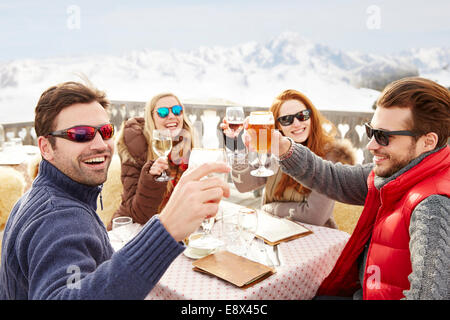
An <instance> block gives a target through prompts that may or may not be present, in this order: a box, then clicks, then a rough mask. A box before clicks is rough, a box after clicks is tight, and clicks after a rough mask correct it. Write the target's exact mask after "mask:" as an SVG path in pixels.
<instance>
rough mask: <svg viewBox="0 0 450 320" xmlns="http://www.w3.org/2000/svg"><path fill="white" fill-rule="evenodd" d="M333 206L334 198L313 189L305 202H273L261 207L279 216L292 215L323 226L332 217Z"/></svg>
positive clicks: (302, 220)
mask: <svg viewBox="0 0 450 320" xmlns="http://www.w3.org/2000/svg"><path fill="white" fill-rule="evenodd" d="M333 208H334V200H331V199H330V198H328V197H327V196H325V195H323V194H320V193H318V192H316V191H314V190H313V191H311V194H310V195H309V196H308V197H307V199H306V200H305V201H303V202H272V203H269V204H265V205H263V206H262V208H261V209H263V210H265V211H267V212H269V213H271V214H273V215H276V216H278V217H289V216H291V217H292V218H293V219H294V220H296V221H300V222H304V223H309V224H314V225H318V226H323V225H324V224H325V222H327V221H328V220H329V219H330V218H331V216H332V214H333Z"/></svg>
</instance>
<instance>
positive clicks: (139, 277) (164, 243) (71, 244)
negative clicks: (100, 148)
mask: <svg viewBox="0 0 450 320" xmlns="http://www.w3.org/2000/svg"><path fill="white" fill-rule="evenodd" d="M100 191H101V188H100V187H91V186H86V185H83V184H79V183H77V182H75V181H73V180H71V179H70V178H69V177H67V176H66V175H64V174H63V173H62V172H61V171H59V170H58V169H57V168H56V167H54V166H53V165H52V164H50V163H49V162H47V161H45V160H43V161H42V162H41V164H40V168H39V175H38V176H37V178H36V179H35V181H34V182H33V186H32V188H31V189H30V190H29V191H28V192H27V193H26V194H25V195H24V196H23V197H22V198H21V199H20V200H19V201H18V202H17V204H16V205H15V207H14V208H13V210H12V212H11V214H10V217H9V219H8V222H7V225H6V228H5V232H4V236H3V242H2V259H1V263H2V265H1V267H0V299H143V298H144V297H145V296H146V295H147V294H148V293H149V292H150V290H151V289H152V288H153V286H154V285H155V284H156V283H157V282H158V280H159V279H160V278H161V276H162V275H163V274H164V272H165V271H166V269H167V268H168V266H169V265H170V264H171V263H172V261H173V260H174V259H175V258H176V257H177V256H178V255H179V254H180V253H181V252H182V251H183V250H184V246H183V245H182V244H180V243H178V242H176V241H175V239H173V238H172V237H171V235H170V234H169V233H168V232H167V231H166V229H165V228H164V227H163V225H162V224H161V223H160V221H159V219H158V217H157V216H155V217H154V218H152V219H151V220H150V221H148V223H147V224H146V225H145V226H144V228H143V229H142V231H141V232H140V233H139V234H138V235H137V236H136V237H135V238H134V239H133V240H132V241H130V242H129V243H128V244H127V245H126V246H125V247H123V248H122V249H121V250H119V251H117V252H115V253H114V252H113V249H112V248H111V245H110V243H109V239H108V234H107V232H106V229H105V226H104V225H103V223H102V221H101V220H100V218H99V217H98V215H97V214H96V207H97V197H98V195H99V192H100Z"/></svg>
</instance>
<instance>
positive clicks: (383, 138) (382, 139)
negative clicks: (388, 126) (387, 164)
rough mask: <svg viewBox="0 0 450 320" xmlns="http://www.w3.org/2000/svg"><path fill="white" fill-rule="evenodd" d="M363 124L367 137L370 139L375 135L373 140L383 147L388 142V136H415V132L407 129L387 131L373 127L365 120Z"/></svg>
mask: <svg viewBox="0 0 450 320" xmlns="http://www.w3.org/2000/svg"><path fill="white" fill-rule="evenodd" d="M364 126H365V127H366V134H367V136H368V137H369V139H372V137H373V136H375V141H376V142H377V143H378V144H379V145H380V146H384V147H385V146H387V145H388V144H389V136H411V137H415V136H417V134H415V133H414V132H412V131H408V130H402V131H388V130H382V129H374V128H372V127H371V126H370V124H369V123H367V122H366V123H364Z"/></svg>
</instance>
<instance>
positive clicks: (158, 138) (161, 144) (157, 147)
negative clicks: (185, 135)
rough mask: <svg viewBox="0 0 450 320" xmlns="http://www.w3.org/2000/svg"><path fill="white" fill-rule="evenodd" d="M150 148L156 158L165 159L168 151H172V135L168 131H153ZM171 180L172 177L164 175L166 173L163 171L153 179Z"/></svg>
mask: <svg viewBox="0 0 450 320" xmlns="http://www.w3.org/2000/svg"><path fill="white" fill-rule="evenodd" d="M152 147H153V151H155V153H156V154H157V155H158V157H162V156H165V157H167V156H168V155H169V153H170V150H172V135H171V133H170V130H166V129H162V130H153V139H152ZM172 179H173V178H172V177H169V176H168V175H167V174H166V171H163V172H162V174H161V176H159V177H157V178H155V180H156V181H170V180H172Z"/></svg>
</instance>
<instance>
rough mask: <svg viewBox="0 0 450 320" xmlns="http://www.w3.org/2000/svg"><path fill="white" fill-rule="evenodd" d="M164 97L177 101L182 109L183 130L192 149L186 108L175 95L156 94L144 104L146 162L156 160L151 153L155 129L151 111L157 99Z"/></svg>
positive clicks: (190, 129)
mask: <svg viewBox="0 0 450 320" xmlns="http://www.w3.org/2000/svg"><path fill="white" fill-rule="evenodd" d="M165 97H174V98H175V99H176V100H177V102H178V104H179V105H180V106H182V107H183V129H185V130H187V132H189V134H190V135H191V137H190V140H191V149H192V148H193V147H194V141H193V137H194V129H193V126H192V124H191V122H190V121H189V118H188V117H187V113H186V108H185V107H184V106H183V104H182V103H181V101H180V99H178V97H177V96H176V95H174V94H173V93H170V92H165V93H160V94H157V95H156V96H154V97H153V98H152V99H151V100H150V101H149V102H147V103H146V104H145V114H144V119H145V124H144V136H145V138H146V139H147V142H148V143H147V144H148V146H147V147H148V150H147V160H155V159H157V158H158V155H156V153H155V152H154V151H153V148H152V140H153V130H154V129H156V126H155V121H154V119H153V110H155V107H156V103H157V102H158V101H159V99H161V98H165Z"/></svg>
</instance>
